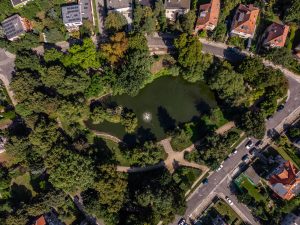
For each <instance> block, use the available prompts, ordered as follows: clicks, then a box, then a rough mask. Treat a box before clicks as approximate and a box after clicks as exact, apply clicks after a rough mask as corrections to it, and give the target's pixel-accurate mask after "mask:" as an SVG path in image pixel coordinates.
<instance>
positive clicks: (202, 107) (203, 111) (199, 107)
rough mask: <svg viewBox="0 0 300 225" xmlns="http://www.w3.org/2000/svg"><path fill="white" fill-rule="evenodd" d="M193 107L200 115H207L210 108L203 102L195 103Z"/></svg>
mask: <svg viewBox="0 0 300 225" xmlns="http://www.w3.org/2000/svg"><path fill="white" fill-rule="evenodd" d="M195 107H196V109H197V111H198V112H199V113H200V114H208V113H210V111H211V107H210V105H209V104H207V103H206V102H204V101H197V102H195Z"/></svg>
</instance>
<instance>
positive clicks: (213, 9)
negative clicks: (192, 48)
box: [195, 0, 220, 32]
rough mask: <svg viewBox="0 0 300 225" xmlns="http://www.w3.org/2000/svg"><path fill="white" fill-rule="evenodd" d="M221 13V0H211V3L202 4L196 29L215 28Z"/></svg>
mask: <svg viewBox="0 0 300 225" xmlns="http://www.w3.org/2000/svg"><path fill="white" fill-rule="evenodd" d="M219 14H220V0H211V2H210V3H207V4H203V5H200V7H199V15H198V17H197V21H196V26H195V31H196V32H198V31H199V30H213V29H215V27H216V26H217V24H218V19H219Z"/></svg>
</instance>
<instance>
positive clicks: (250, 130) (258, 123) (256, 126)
mask: <svg viewBox="0 0 300 225" xmlns="http://www.w3.org/2000/svg"><path fill="white" fill-rule="evenodd" d="M240 126H241V128H242V129H243V130H244V131H245V132H246V134H247V135H248V136H252V137H255V138H257V139H262V138H263V137H264V135H265V132H266V127H265V118H264V116H263V114H262V113H261V112H259V111H258V112H252V111H248V112H246V113H245V114H244V115H243V116H242V118H241V122H240Z"/></svg>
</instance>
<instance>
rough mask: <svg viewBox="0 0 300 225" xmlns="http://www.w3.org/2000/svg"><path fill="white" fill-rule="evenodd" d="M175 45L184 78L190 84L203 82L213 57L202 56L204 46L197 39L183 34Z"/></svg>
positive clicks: (176, 40)
mask: <svg viewBox="0 0 300 225" xmlns="http://www.w3.org/2000/svg"><path fill="white" fill-rule="evenodd" d="M174 44H175V47H176V49H177V61H178V64H179V65H180V66H181V73H182V76H183V78H184V79H186V80H187V81H189V82H196V81H199V80H202V79H203V74H204V71H206V70H207V69H208V67H209V66H210V63H211V57H209V56H207V55H204V54H202V52H201V51H202V45H201V43H200V42H199V40H198V39H197V37H194V36H188V35H187V34H182V35H180V37H179V38H177V39H175V42H174Z"/></svg>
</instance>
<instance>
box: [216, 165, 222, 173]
mask: <svg viewBox="0 0 300 225" xmlns="http://www.w3.org/2000/svg"><path fill="white" fill-rule="evenodd" d="M222 168H223V165H222V164H221V165H220V166H219V168H218V169H217V172H219V171H220V170H221V169H222Z"/></svg>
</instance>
